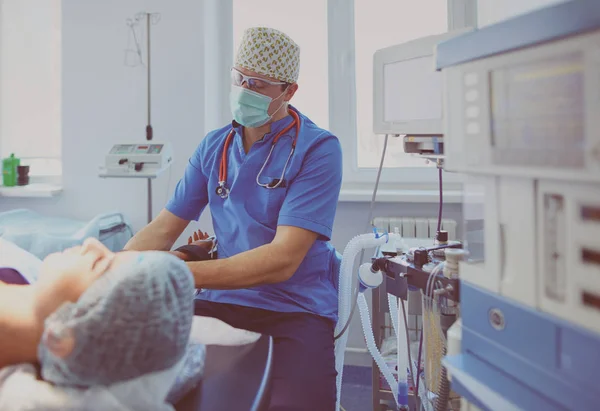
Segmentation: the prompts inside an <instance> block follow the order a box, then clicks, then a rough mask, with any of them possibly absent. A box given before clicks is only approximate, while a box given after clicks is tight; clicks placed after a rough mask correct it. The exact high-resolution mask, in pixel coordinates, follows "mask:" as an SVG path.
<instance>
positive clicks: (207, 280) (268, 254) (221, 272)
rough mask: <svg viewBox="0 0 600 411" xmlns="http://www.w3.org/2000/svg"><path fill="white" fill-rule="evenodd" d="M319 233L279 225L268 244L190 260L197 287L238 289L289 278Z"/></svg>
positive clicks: (189, 265)
mask: <svg viewBox="0 0 600 411" xmlns="http://www.w3.org/2000/svg"><path fill="white" fill-rule="evenodd" d="M317 237H318V234H317V233H314V232H312V231H309V230H305V229H303V228H299V227H292V226H283V225H280V226H279V227H277V233H276V234H275V238H274V239H273V241H272V242H271V243H269V244H265V245H263V246H261V247H258V248H255V249H253V250H250V251H246V252H244V253H240V254H237V255H235V256H233V257H229V258H224V259H218V260H210V261H198V262H189V263H188V267H190V269H191V271H192V273H193V274H194V279H195V282H196V287H197V288H209V289H210V288H213V289H221V290H226V289H239V288H248V287H254V286H258V285H264V284H275V283H279V282H282V281H286V280H288V279H290V278H291V277H292V275H294V273H295V272H296V270H297V269H298V267H299V266H300V264H301V263H302V261H303V260H304V257H305V256H306V253H308V250H310V248H311V247H312V245H313V243H314V242H315V240H316V239H317Z"/></svg>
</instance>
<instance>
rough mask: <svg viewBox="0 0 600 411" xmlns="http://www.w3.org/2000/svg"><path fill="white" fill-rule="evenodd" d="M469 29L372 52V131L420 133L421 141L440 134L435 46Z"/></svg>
mask: <svg viewBox="0 0 600 411" xmlns="http://www.w3.org/2000/svg"><path fill="white" fill-rule="evenodd" d="M468 31H470V30H468V29H462V30H456V31H452V32H449V33H444V34H439V35H434V36H428V37H423V38H420V39H417V40H413V41H410V42H407V43H403V44H398V45H395V46H392V47H387V48H384V49H381V50H378V51H377V52H376V53H375V55H374V57H373V131H374V132H375V134H379V135H383V134H390V135H411V136H422V138H421V140H423V138H425V137H432V136H442V135H443V125H442V114H443V109H442V76H441V74H440V73H439V72H437V71H436V70H435V56H434V55H435V46H436V45H437V44H438V43H439V42H441V41H445V40H448V39H451V38H453V37H456V36H457V35H460V34H464V33H466V32H468ZM419 143H420V141H419ZM413 147H414V146H413ZM426 151H428V150H426ZM413 152H418V151H413Z"/></svg>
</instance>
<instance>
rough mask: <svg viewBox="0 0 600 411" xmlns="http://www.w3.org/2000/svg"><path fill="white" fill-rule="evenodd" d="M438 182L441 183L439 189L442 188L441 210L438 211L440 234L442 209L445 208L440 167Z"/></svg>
mask: <svg viewBox="0 0 600 411" xmlns="http://www.w3.org/2000/svg"><path fill="white" fill-rule="evenodd" d="M438 171H439V173H438V181H439V184H438V185H439V188H440V209H439V211H438V223H437V232H436V233H439V232H440V230H441V228H442V209H443V208H444V194H443V193H444V192H443V190H442V168H441V167H439V168H438Z"/></svg>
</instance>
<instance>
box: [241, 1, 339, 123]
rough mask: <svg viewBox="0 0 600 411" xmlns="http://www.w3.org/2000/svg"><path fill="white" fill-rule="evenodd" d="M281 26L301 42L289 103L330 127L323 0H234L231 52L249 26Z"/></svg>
mask: <svg viewBox="0 0 600 411" xmlns="http://www.w3.org/2000/svg"><path fill="white" fill-rule="evenodd" d="M256 26H265V27H270V28H273V29H276V30H280V31H282V32H284V33H285V34H287V35H288V36H290V37H291V38H292V39H293V40H294V41H295V42H296V43H297V44H298V45H299V46H300V76H299V79H298V86H299V87H298V91H297V92H296V95H295V96H294V98H293V100H292V102H291V103H292V105H294V106H295V107H297V108H298V109H299V110H300V111H301V112H302V113H304V114H305V115H306V116H308V117H309V118H310V119H311V120H312V121H313V122H314V123H315V124H317V125H318V126H319V127H322V128H324V129H328V128H329V87H328V83H329V82H328V47H327V1H326V0H302V1H292V0H251V1H250V0H233V42H234V53H235V52H237V48H238V46H239V43H240V41H241V39H242V35H243V33H244V30H245V29H247V28H249V27H256Z"/></svg>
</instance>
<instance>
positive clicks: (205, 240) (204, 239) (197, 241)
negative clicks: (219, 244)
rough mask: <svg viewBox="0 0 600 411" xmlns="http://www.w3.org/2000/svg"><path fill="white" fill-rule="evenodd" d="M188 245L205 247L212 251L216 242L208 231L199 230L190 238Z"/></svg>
mask: <svg viewBox="0 0 600 411" xmlns="http://www.w3.org/2000/svg"><path fill="white" fill-rule="evenodd" d="M188 245H195V246H198V247H202V248H204V249H205V250H206V251H210V250H212V249H213V247H214V246H215V242H214V240H212V239H209V235H208V233H206V232H202V231H201V230H198V231H196V232H195V233H194V234H193V235H192V236H190V237H189V238H188Z"/></svg>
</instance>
